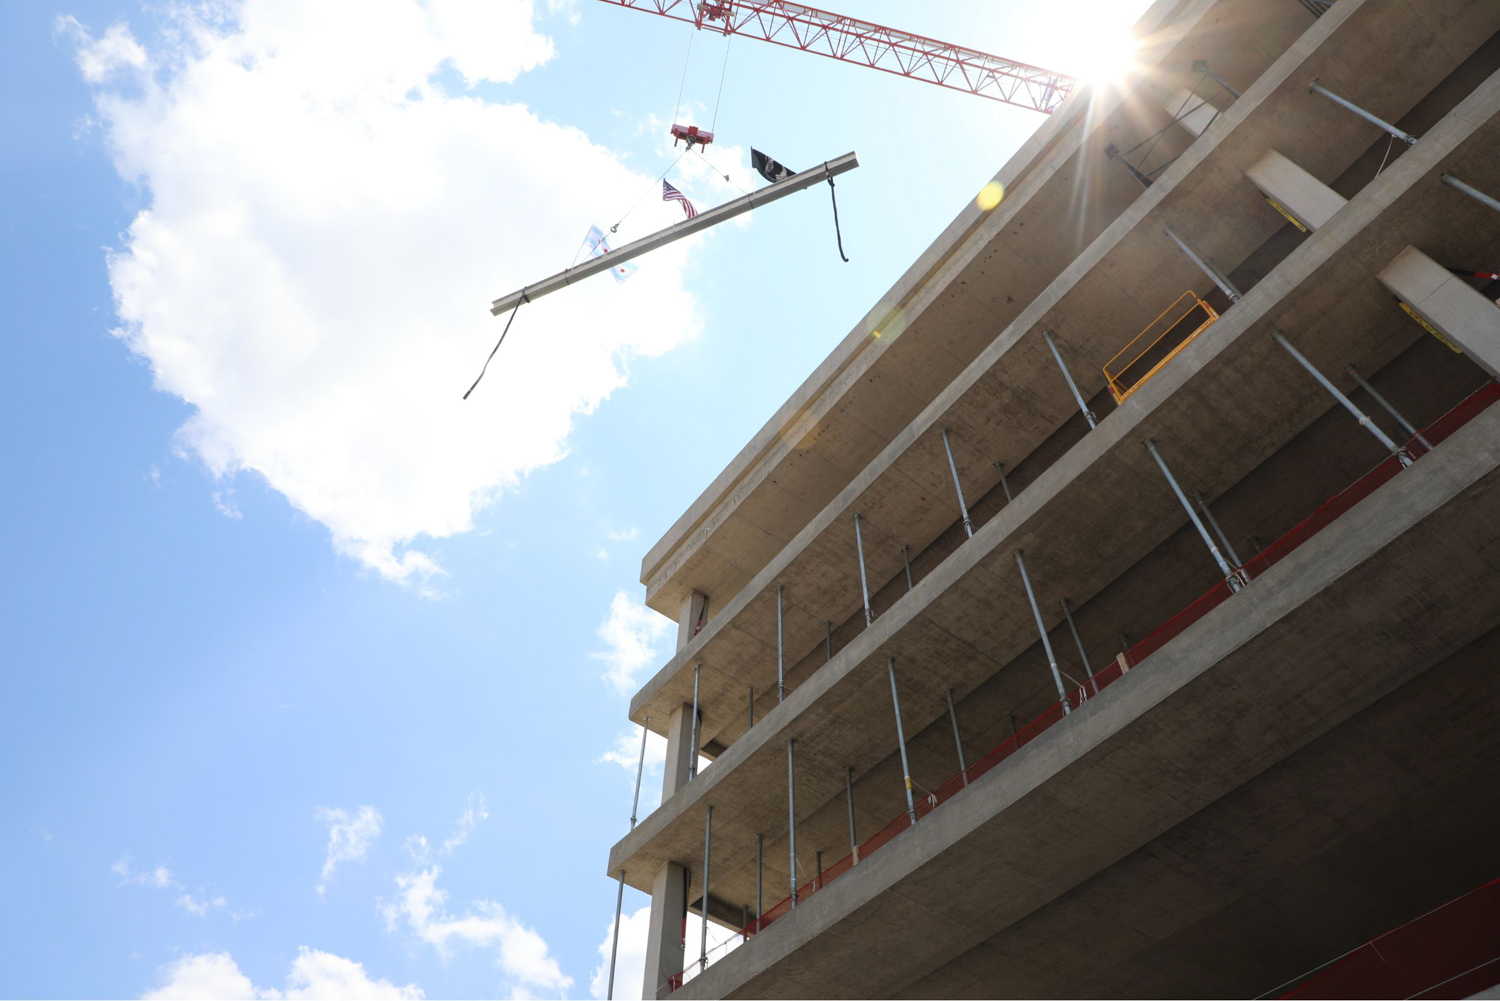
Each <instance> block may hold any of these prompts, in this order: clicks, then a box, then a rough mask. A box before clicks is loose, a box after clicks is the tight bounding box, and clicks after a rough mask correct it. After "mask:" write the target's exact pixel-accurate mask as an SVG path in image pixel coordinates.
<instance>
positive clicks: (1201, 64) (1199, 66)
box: [1193, 59, 1244, 97]
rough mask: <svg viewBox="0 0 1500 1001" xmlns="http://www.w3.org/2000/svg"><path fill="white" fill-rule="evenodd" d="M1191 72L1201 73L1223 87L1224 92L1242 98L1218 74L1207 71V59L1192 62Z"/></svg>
mask: <svg viewBox="0 0 1500 1001" xmlns="http://www.w3.org/2000/svg"><path fill="white" fill-rule="evenodd" d="M1193 70H1194V71H1196V72H1198V73H1202V74H1203V75H1204V76H1206V77H1208V78H1209V79H1210V80H1212V81H1213V82H1214V83H1216V84H1218V85H1219V86H1220V87H1223V88H1224V89H1225V90H1227V91H1229V93H1231V94H1233V95H1234V96H1235V97H1243V96H1244V95H1242V94H1241V93H1240V92H1239V91H1238V90H1235V88H1234V87H1233V85H1231V84H1230V83H1229V81H1227V80H1225V79H1224V78H1223V77H1221V76H1219V74H1217V73H1215V72H1214V71H1213V70H1211V69H1209V68H1208V60H1207V59H1195V60H1193Z"/></svg>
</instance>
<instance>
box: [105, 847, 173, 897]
mask: <svg viewBox="0 0 1500 1001" xmlns="http://www.w3.org/2000/svg"><path fill="white" fill-rule="evenodd" d="M109 871H110V872H112V873H114V874H115V875H116V876H118V877H119V879H120V885H121V886H127V885H129V886H150V887H154V888H156V889H158V890H164V889H167V888H169V887H170V888H176V887H178V882H177V880H176V879H174V878H172V870H171V869H168V868H167V867H166V866H164V865H159V866H157V867H156V868H155V869H147V870H146V871H145V872H135V871H133V870H132V869H131V868H130V856H128V855H125V856H121V858H120V859H119V860H118V861H117V862H115V864H114V865H112V866H110V867H109Z"/></svg>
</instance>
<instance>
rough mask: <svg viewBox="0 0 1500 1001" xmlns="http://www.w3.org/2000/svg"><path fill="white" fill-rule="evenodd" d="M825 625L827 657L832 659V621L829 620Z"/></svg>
mask: <svg viewBox="0 0 1500 1001" xmlns="http://www.w3.org/2000/svg"><path fill="white" fill-rule="evenodd" d="M827 625H828V659H829V660H832V659H833V623H832V622H829V623H827Z"/></svg>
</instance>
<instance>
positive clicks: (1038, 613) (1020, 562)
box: [1016, 549, 1072, 716]
mask: <svg viewBox="0 0 1500 1001" xmlns="http://www.w3.org/2000/svg"><path fill="white" fill-rule="evenodd" d="M1016 566H1018V567H1020V568H1021V583H1022V584H1025V585H1026V600H1027V601H1029V602H1031V614H1032V616H1033V617H1034V618H1035V619H1036V631H1037V632H1038V633H1040V634H1041V636H1042V649H1043V650H1045V651H1046V652H1047V664H1048V666H1050V667H1051V668H1052V680H1053V681H1054V682H1056V684H1057V699H1058V701H1059V702H1061V703H1062V707H1063V715H1064V716H1066V715H1068V713H1070V712H1072V707H1071V706H1069V705H1068V690H1067V689H1066V688H1064V687H1063V680H1062V672H1061V671H1059V670H1058V669H1057V655H1056V654H1054V653H1053V652H1052V641H1051V640H1050V639H1048V638H1047V626H1046V624H1045V623H1043V622H1042V610H1041V609H1040V608H1039V607H1037V603H1036V594H1035V592H1033V591H1032V590H1031V575H1030V574H1028V573H1027V572H1026V560H1025V559H1024V558H1022V556H1021V550H1019V549H1017V550H1016Z"/></svg>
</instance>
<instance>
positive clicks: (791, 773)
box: [786, 737, 797, 910]
mask: <svg viewBox="0 0 1500 1001" xmlns="http://www.w3.org/2000/svg"><path fill="white" fill-rule="evenodd" d="M796 746H797V738H796V737H788V738H787V742H786V810H787V846H788V848H789V849H790V850H791V857H792V865H791V871H792V908H793V909H794V910H795V909H796V907H797V770H796V767H795V764H794V761H795V754H794V752H793V750H792V749H793V748H794V747H796Z"/></svg>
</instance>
